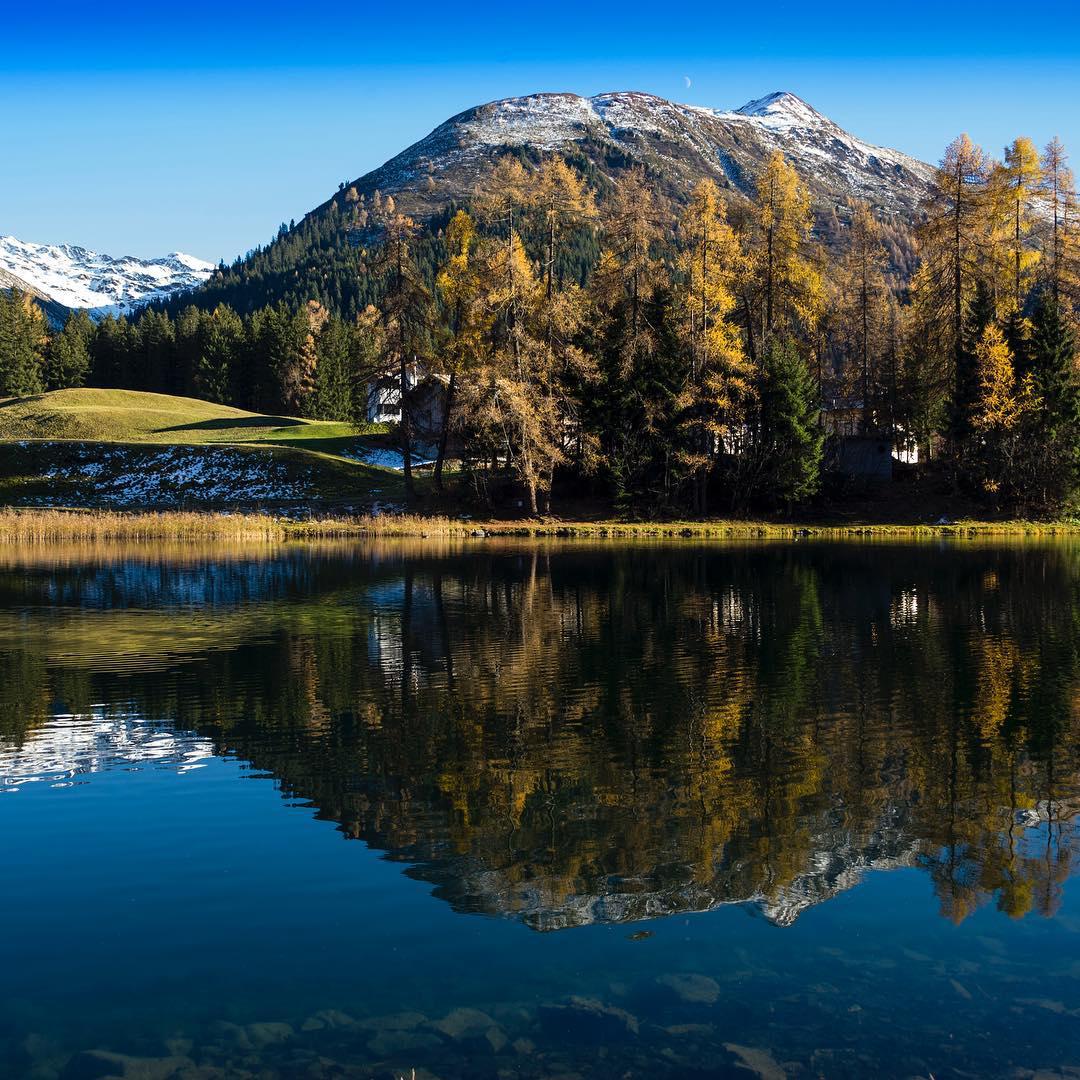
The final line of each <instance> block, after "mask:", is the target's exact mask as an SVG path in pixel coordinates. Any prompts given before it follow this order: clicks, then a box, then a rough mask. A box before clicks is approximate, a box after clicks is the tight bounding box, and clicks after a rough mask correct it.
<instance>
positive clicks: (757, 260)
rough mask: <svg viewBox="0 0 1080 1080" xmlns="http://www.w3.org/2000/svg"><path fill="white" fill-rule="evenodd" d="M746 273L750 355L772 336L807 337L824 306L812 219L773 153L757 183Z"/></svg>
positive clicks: (795, 179)
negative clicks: (752, 298) (752, 314)
mask: <svg viewBox="0 0 1080 1080" xmlns="http://www.w3.org/2000/svg"><path fill="white" fill-rule="evenodd" d="M755 210H756V213H755V226H756V230H755V233H754V235H752V236H751V237H750V238H749V247H748V255H749V270H750V275H751V278H752V280H753V282H754V291H755V292H756V295H757V309H758V310H757V317H756V318H748V319H747V333H748V342H747V344H748V348H749V350H750V355H751V356H753V357H757V356H759V355H761V354H762V353H763V350H764V348H765V346H766V344H767V341H768V339H769V338H771V337H772V336H773V335H774V334H780V335H785V334H794V335H796V336H798V337H810V336H812V335H813V332H814V330H815V329H816V327H817V323H818V320H819V319H820V317H821V312H822V308H823V306H824V302H825V290H824V283H823V281H822V277H821V273H820V271H819V270H818V268H817V266H815V265H814V260H813V258H812V257H811V249H810V232H811V227H812V225H813V215H812V212H811V207H810V195H809V192H808V191H807V189H806V185H805V184H804V183H803V182H802V181H801V180H800V179H799V174H798V173H797V172H796V171H795V169H794V167H793V166H791V165H790V164H789V163H788V162H787V161H786V160H785V158H784V155H783V153H782V152H781V151H779V150H774V151H773V152H772V153H771V154H770V155H769V157H768V159H767V160H766V162H765V167H764V169H763V170H762V173H761V175H760V176H759V177H758V181H757V188H756V196H755Z"/></svg>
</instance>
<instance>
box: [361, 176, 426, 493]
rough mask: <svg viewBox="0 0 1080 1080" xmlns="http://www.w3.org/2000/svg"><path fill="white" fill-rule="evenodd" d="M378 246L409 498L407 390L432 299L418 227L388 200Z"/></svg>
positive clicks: (375, 267)
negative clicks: (421, 260) (422, 262)
mask: <svg viewBox="0 0 1080 1080" xmlns="http://www.w3.org/2000/svg"><path fill="white" fill-rule="evenodd" d="M381 224H382V229H383V235H382V243H381V246H380V247H379V248H378V250H377V252H376V255H375V257H374V259H373V260H372V263H371V270H372V272H373V273H374V274H375V275H376V276H377V277H379V278H381V283H382V288H383V301H382V304H381V305H380V308H379V310H380V313H381V315H382V323H383V326H382V342H383V347H384V350H385V351H384V360H385V367H386V370H387V372H388V373H390V372H393V373H395V374H396V375H397V382H398V395H399V397H400V401H401V421H400V424H399V425H398V435H399V439H400V445H401V456H402V462H403V471H404V478H405V491H406V493H407V494H408V495H412V494H413V476H412V450H413V432H412V415H411V409H410V407H409V398H410V390H411V389H412V386H413V380H414V378H415V374H416V365H417V363H418V361H419V358H420V355H421V354H422V352H423V348H424V345H425V344H426V342H427V340H428V336H429V333H430V319H431V294H430V291H429V290H428V286H427V284H426V282H425V281H424V278H423V275H422V274H421V272H420V268H419V267H418V266H417V264H416V253H415V246H416V241H417V234H418V232H419V229H418V226H417V224H416V222H415V221H413V219H412V218H410V217H408V216H407V215H405V214H399V213H397V212H396V211H395V210H394V209H393V200H392V198H391V197H390V196H387V198H386V202H385V203H384V204H383V209H382V218H381Z"/></svg>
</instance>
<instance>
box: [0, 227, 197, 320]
mask: <svg viewBox="0 0 1080 1080" xmlns="http://www.w3.org/2000/svg"><path fill="white" fill-rule="evenodd" d="M213 272H214V264H213V263H209V262H206V261H204V260H203V259H197V258H195V256H194V255H187V254H185V253H184V252H182V251H174V252H171V253H170V254H168V255H165V256H163V257H161V258H158V259H138V258H135V256H133V255H122V256H118V257H117V256H111V255H103V254H101V253H99V252H96V251H90V250H88V249H87V248H84V247H79V246H78V245H76V244H34V243H28V242H27V241H24V240H18V239H16V238H15V237H14V236H0V279H3V280H5V281H7V280H10V279H14V282H15V283H17V284H22V285H25V286H26V287H27V288H29V289H30V290H31V291H32V292H34V293H36V294H39V295H41V296H43V297H45V298H46V299H48V300H52V301H54V302H55V303H57V304H62V305H63V306H64V307H66V308H87V309H89V311H90V313H91V315H94V316H98V317H103V316H104V315H106V314H110V313H111V314H125V313H127V312H130V311H132V310H134V309H135V308H137V307H140V306H142V305H143V304H147V303H149V302H150V301H152V300H160V299H164V298H165V297H167V296H169V295H171V294H172V293H174V292H177V291H179V290H182V289H191V288H194V287H195V286H196V285H200V284H201V283H202V282H204V281H205V280H206V279H207V278H208V277H210V275H211V274H212V273H213Z"/></svg>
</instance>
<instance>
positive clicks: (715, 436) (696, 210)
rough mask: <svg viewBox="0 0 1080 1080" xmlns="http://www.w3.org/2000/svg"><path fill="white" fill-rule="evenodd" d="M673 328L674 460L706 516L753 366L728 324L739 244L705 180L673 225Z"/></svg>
mask: <svg viewBox="0 0 1080 1080" xmlns="http://www.w3.org/2000/svg"><path fill="white" fill-rule="evenodd" d="M679 238H680V241H681V247H680V252H679V256H678V267H679V270H680V275H681V278H682V281H683V284H682V286H681V287H680V288H679V289H678V291H677V293H676V298H675V304H676V325H677V326H678V327H679V333H680V335H681V337H682V339H683V344H684V347H685V349H686V353H687V357H688V360H689V363H688V367H687V371H686V377H685V381H684V385H683V388H682V391H681V393H680V394H679V397H678V407H679V413H680V418H681V427H682V429H683V431H684V438H683V440H682V445H681V446H680V450H679V458H680V460H681V463H682V465H683V467H684V468H685V470H686V472H687V474H688V475H689V477H690V478H691V482H692V490H693V498H692V503H693V506H694V509H695V510H696V511H697V512H698V513H705V510H706V503H707V488H708V480H709V474H710V470H711V466H712V463H713V461H714V459H715V457H716V454H717V453H718V452H719V451H721V450H725V449H726V450H727V451H729V452H733V451H736V450H738V449H740V447H738V446H736V445H735V444H736V443H738V442H739V441H740V440H741V438H742V433H743V431H744V430H745V427H746V421H747V409H748V405H749V402H750V400H751V398H752V396H753V392H754V369H753V364H752V363H751V361H750V360H749V358H748V357H747V355H746V352H745V350H744V349H743V342H742V335H741V334H740V332H739V329H738V327H737V326H736V325H734V323H733V322H732V321H731V315H732V313H733V312H734V310H735V304H736V300H735V285H736V282H737V280H738V277H739V272H740V269H741V257H740V252H739V245H738V243H737V241H736V239H735V234H734V233H733V232H732V230H731V227H730V226H729V225H728V223H727V219H726V215H725V211H724V204H723V203H722V202H721V200H720V193H719V192H718V191H717V188H716V185H715V184H714V183H713V182H712V181H711V180H703V181H701V183H699V184H698V185H697V187H695V188H694V192H693V194H692V195H691V197H690V202H689V204H688V205H687V207H686V210H685V211H684V212H683V215H682V218H681V220H680V222H679Z"/></svg>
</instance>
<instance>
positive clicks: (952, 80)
mask: <svg viewBox="0 0 1080 1080" xmlns="http://www.w3.org/2000/svg"><path fill="white" fill-rule="evenodd" d="M2 36H3V46H2V48H3V57H4V59H3V63H2V65H0V102H3V105H4V110H3V111H4V120H3V124H2V127H0V132H2V142H0V146H2V153H3V159H4V160H3V164H2V166H0V233H11V234H13V235H15V236H18V237H20V238H22V239H26V240H37V241H47V242H63V241H67V242H72V243H79V244H82V245H83V246H86V247H91V248H95V249H97V250H101V251H107V252H109V253H111V254H134V255H141V256H150V255H159V254H164V253H165V252H167V251H172V250H176V249H180V250H184V251H188V252H190V253H192V254H194V255H199V256H201V257H203V258H208V259H218V258H225V259H226V260H229V259H232V258H233V257H234V256H235V255H237V254H240V253H242V252H243V251H245V250H247V249H248V248H250V247H252V246H254V245H255V244H257V243H261V242H264V241H266V240H267V239H269V238H270V236H271V235H272V234H273V232H274V231H275V229H276V228H277V225H278V224H279V223H280V222H281V221H287V220H288V219H290V218H293V217H297V218H298V217H300V216H301V215H302V214H303V213H304V212H305V211H307V210H309V209H310V208H311V207H312V206H314V205H316V204H318V203H319V202H321V201H322V200H323V199H325V198H326V197H327V196H328V195H329V194H330V193H331V192H332V191H334V190H335V189H336V188H337V185H338V182H339V181H341V180H346V179H353V178H355V177H357V176H359V175H362V174H363V173H364V172H366V171H368V170H369V169H371V168H374V167H375V166H377V165H379V164H381V163H382V162H383V161H384V160H385V159H386V158H388V157H390V156H392V155H393V154H394V153H396V152H397V151H398V150H400V149H402V148H403V147H405V146H406V145H408V144H409V143H411V142H413V141H415V140H416V139H418V138H421V137H422V136H423V135H425V134H426V133H427V132H428V131H429V130H430V129H431V128H433V127H435V126H436V125H437V124H439V123H441V122H442V121H443V120H445V119H446V118H447V117H449V116H451V115H453V114H454V113H456V112H460V111H461V110H462V109H465V108H468V107H469V106H471V105H476V104H479V103H481V102H483V101H489V100H492V99H495V98H500V97H509V96H512V95H516V94H524V93H531V92H534V91H538V90H572V91H576V92H578V93H582V94H593V93H599V92H601V91H605V90H628V89H635V90H646V91H650V92H652V93H656V94H660V95H662V96H664V97H670V98H673V99H675V100H679V101H687V102H690V103H692V104H698V105H709V106H714V107H719V108H735V107H737V106H739V105H741V104H743V103H744V102H746V101H748V100H750V99H752V98H755V97H760V96H762V95H764V94H766V93H769V92H771V91H773V90H780V89H783V90H791V91H793V92H795V93H797V94H799V95H800V96H801V97H804V98H805V99H806V100H808V101H809V102H810V103H811V104H812V105H814V106H815V107H816V108H817V109H819V110H820V111H822V112H824V113H826V114H827V115H829V116H831V117H832V118H833V119H834V120H836V121H837V122H838V123H840V124H841V125H842V126H844V127H846V128H848V129H849V130H851V131H852V132H854V133H855V134H857V135H860V136H861V137H863V138H866V139H869V140H870V141H872V142H877V143H880V144H883V145H888V146H894V147H897V148H899V149H901V150H905V151H907V152H908V153H911V154H914V155H916V156H918V157H922V158H924V159H926V160H937V158H938V157H939V156H940V153H941V150H942V148H943V147H944V145H945V144H946V143H947V142H948V141H949V139H951V138H952V137H953V136H955V135H956V134H958V133H959V132H960V131H968V132H969V133H970V134H971V135H972V137H973V138H975V139H976V140H977V141H978V142H981V143H982V144H983V145H984V146H986V147H987V149H989V150H991V151H993V152H995V153H999V154H1000V152H1001V147H1002V146H1003V145H1004V144H1005V142H1007V141H1008V140H1009V139H1011V138H1012V137H1013V136H1015V135H1017V134H1027V135H1030V136H1031V137H1032V138H1034V139H1035V140H1036V141H1037V142H1038V143H1039V144H1040V145H1041V144H1043V143H1044V142H1045V141H1046V140H1047V139H1048V138H1049V137H1050V136H1052V135H1055V134H1057V135H1060V136H1061V137H1062V139H1064V140H1065V143H1066V146H1067V147H1071V148H1072V149H1073V151H1074V152H1075V155H1076V164H1077V165H1080V10H1078V8H1077V6H1075V5H1072V4H1062V5H1059V6H1056V7H1046V6H1045V5H1035V4H1031V5H1028V6H1024V5H1022V4H1016V3H1011V4H1009V5H1005V4H998V3H995V2H993V0H990V2H987V3H982V4H973V3H968V2H961V3H959V4H957V3H953V4H942V3H933V4H930V3H925V2H923V0H916V2H913V3H897V4H889V5H878V4H873V3H831V4H827V3H817V4H814V3H809V2H806V3H802V4H785V3H779V2H769V3H761V4H753V3H746V2H745V0H744V2H743V3H740V4H738V5H731V6H726V5H724V4H722V3H717V2H715V0H714V2H710V3H700V4H699V3H697V2H691V3H682V4H670V5H668V4H663V3H659V2H655V0H654V2H653V3H651V4H649V5H643V4H637V3H625V4H620V3H618V2H615V0H609V2H608V3H604V4H601V5H587V4H584V3H563V2H562V0H553V2H551V3H548V4H545V5H543V7H542V8H541V5H537V4H512V5H505V6H504V5H503V4H501V3H500V4H494V3H490V2H488V0H482V2H476V3H472V4H461V3H458V4H448V5H442V4H440V5H434V4H429V3H426V2H415V3H412V4H407V5H390V4H384V3H380V4H364V3H355V2H354V3H351V4H350V3H335V4H330V5H315V4H312V5H307V6H303V5H298V4H290V5H288V6H286V5H283V4H277V3H274V2H267V3H236V4H230V3H228V2H227V0H221V2H219V3H217V4H209V3H206V2H205V0H193V2H191V3H187V4H184V5H179V6H176V5H168V6H166V5H157V6H152V5H144V4H139V5H135V4H132V3H130V2H129V0H117V2H116V3H113V4H112V5H91V4H83V3H80V4H74V3H69V2H68V0H59V2H58V3H54V4H52V5H50V6H49V7H48V8H47V10H46V11H45V13H44V14H43V9H41V8H38V7H35V6H34V5H32V4H19V5H16V6H15V7H14V8H13V9H11V10H9V11H7V12H6V14H5V17H4V20H3V30H2ZM687 79H689V80H690V84H691V85H690V86H689V87H687V85H686V80H687Z"/></svg>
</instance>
